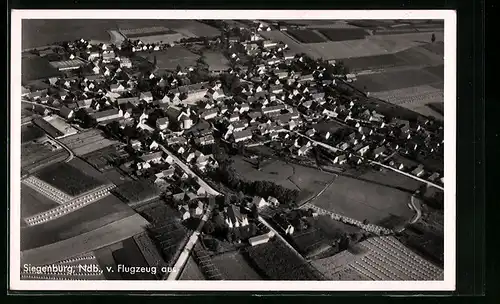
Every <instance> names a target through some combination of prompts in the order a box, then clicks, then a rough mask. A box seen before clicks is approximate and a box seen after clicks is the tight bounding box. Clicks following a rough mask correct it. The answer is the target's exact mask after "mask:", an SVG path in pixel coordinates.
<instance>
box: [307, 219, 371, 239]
mask: <svg viewBox="0 0 500 304" xmlns="http://www.w3.org/2000/svg"><path fill="white" fill-rule="evenodd" d="M307 221H308V222H309V223H310V225H312V226H314V227H315V228H316V229H318V230H321V231H322V232H323V234H324V235H325V237H326V238H328V239H330V240H332V241H333V240H337V239H338V238H339V236H340V234H341V233H344V232H345V233H348V234H351V233H359V232H361V230H360V229H359V228H358V227H356V226H351V225H348V224H344V223H342V222H340V221H336V220H334V219H332V218H331V217H330V216H328V215H319V216H317V217H312V218H308V219H307Z"/></svg>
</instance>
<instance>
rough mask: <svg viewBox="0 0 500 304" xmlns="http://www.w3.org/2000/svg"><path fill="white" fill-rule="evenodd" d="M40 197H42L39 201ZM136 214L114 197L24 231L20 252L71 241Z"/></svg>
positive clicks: (26, 228) (22, 231)
mask: <svg viewBox="0 0 500 304" xmlns="http://www.w3.org/2000/svg"><path fill="white" fill-rule="evenodd" d="M39 197H41V196H40V195H38V196H37V198H39ZM133 214H134V211H133V210H132V209H131V208H129V207H128V206H127V205H126V204H124V203H123V202H121V201H120V200H118V199H117V198H116V197H114V196H112V195H108V196H106V197H105V198H103V199H101V200H99V201H97V202H94V203H92V204H89V205H87V206H85V207H83V208H81V209H78V210H76V211H74V212H70V213H68V214H66V215H64V216H62V217H59V218H57V219H54V220H51V221H48V222H45V223H43V224H40V225H37V226H28V227H25V228H22V229H21V250H27V249H32V248H36V247H40V246H45V245H48V244H51V243H56V242H59V241H62V240H65V239H69V238H72V237H75V236H78V235H80V234H84V233H87V232H90V231H92V230H95V229H98V228H100V227H103V226H105V225H107V224H109V223H112V222H114V221H118V220H121V219H123V218H126V217H129V216H132V215H133Z"/></svg>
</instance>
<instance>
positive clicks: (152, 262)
mask: <svg viewBox="0 0 500 304" xmlns="http://www.w3.org/2000/svg"><path fill="white" fill-rule="evenodd" d="M134 241H135V243H136V245H137V247H138V248H139V250H140V251H141V252H142V255H143V256H144V259H145V260H146V262H147V263H148V265H149V266H154V267H163V266H167V264H166V263H165V261H164V260H163V258H162V257H161V253H160V252H159V251H158V249H157V248H156V246H155V244H154V243H153V240H151V238H150V237H149V236H148V235H147V233H146V232H144V233H141V234H138V235H135V236H134Z"/></svg>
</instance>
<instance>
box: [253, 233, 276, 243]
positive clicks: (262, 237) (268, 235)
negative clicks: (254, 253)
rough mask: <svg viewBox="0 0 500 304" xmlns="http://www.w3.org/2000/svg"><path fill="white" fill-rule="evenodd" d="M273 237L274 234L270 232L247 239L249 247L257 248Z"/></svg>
mask: <svg viewBox="0 0 500 304" xmlns="http://www.w3.org/2000/svg"><path fill="white" fill-rule="evenodd" d="M273 236H274V233H273V232H272V231H270V232H269V233H265V234H261V235H257V236H254V237H251V238H249V239H248V242H249V243H250V245H251V246H257V245H260V244H265V243H267V242H268V241H269V240H270V239H271V238H272V237H273Z"/></svg>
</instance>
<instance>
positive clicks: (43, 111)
mask: <svg viewBox="0 0 500 304" xmlns="http://www.w3.org/2000/svg"><path fill="white" fill-rule="evenodd" d="M32 111H33V112H35V113H37V114H40V115H42V116H47V115H49V114H50V113H51V112H50V110H49V109H47V108H46V107H44V106H41V105H33V107H32Z"/></svg>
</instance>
